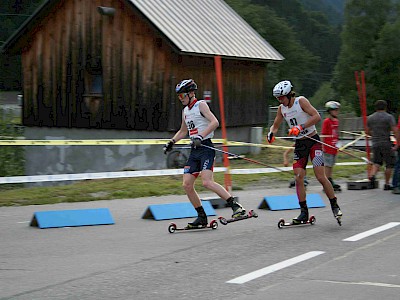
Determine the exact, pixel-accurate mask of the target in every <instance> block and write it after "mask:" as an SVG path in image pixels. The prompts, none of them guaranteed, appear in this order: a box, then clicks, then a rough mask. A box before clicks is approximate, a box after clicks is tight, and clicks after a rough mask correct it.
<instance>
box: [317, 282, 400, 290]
mask: <svg viewBox="0 0 400 300" xmlns="http://www.w3.org/2000/svg"><path fill="white" fill-rule="evenodd" d="M318 281H320V282H328V283H338V284H352V285H369V286H379V287H385V288H400V285H398V284H390V283H382V282H368V281H360V282H346V281H332V280H318Z"/></svg>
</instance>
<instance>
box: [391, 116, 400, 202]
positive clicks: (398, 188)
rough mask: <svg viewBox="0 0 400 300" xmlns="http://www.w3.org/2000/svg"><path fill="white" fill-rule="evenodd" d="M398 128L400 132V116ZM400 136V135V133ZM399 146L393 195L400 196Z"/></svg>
mask: <svg viewBox="0 0 400 300" xmlns="http://www.w3.org/2000/svg"><path fill="white" fill-rule="evenodd" d="M397 128H398V131H399V132H400V115H399V121H398V123H397ZM399 135H400V133H399ZM396 144H397V161H396V164H395V166H394V171H393V178H392V185H393V191H392V193H393V194H400V145H399V144H398V141H396Z"/></svg>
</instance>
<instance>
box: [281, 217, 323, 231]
mask: <svg viewBox="0 0 400 300" xmlns="http://www.w3.org/2000/svg"><path fill="white" fill-rule="evenodd" d="M316 221H317V220H316V219H315V217H314V216H310V218H309V219H308V220H307V221H306V222H305V221H303V222H300V223H293V222H285V220H284V219H280V220H279V222H278V228H279V229H281V228H283V227H289V226H301V225H314V224H315V222H316Z"/></svg>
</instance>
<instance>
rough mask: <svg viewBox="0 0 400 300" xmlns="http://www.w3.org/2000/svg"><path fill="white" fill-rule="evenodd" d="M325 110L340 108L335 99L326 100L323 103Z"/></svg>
mask: <svg viewBox="0 0 400 300" xmlns="http://www.w3.org/2000/svg"><path fill="white" fill-rule="evenodd" d="M325 108H326V111H330V110H335V109H339V108H340V103H339V102H336V101H328V102H326V103H325Z"/></svg>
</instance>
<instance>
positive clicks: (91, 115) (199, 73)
mask: <svg viewBox="0 0 400 300" xmlns="http://www.w3.org/2000/svg"><path fill="white" fill-rule="evenodd" d="M97 6H109V7H114V8H115V9H116V13H115V16H114V17H111V16H104V15H100V14H99V13H98V12H97V10H96V8H97ZM22 65H23V80H24V84H23V86H24V113H23V117H24V118H23V119H24V125H26V126H50V127H53V126H55V127H78V128H90V127H95V128H114V129H135V130H157V131H166V130H176V129H177V128H179V126H180V122H181V119H180V118H181V109H182V106H181V104H180V102H179V101H178V99H177V98H176V95H175V93H174V88H175V85H176V84H177V83H178V82H179V81H181V80H182V79H185V78H193V79H194V80H195V81H196V82H197V83H198V85H199V91H198V98H202V95H203V91H204V90H210V91H212V98H213V101H212V103H211V104H210V106H211V109H212V110H213V111H214V112H215V113H216V115H217V116H218V117H219V105H218V92H217V86H216V79H215V70H214V59H213V58H210V57H201V56H181V55H179V54H177V53H176V52H175V51H174V50H173V49H172V47H171V46H170V44H169V43H168V42H167V41H166V40H165V39H164V37H163V36H161V35H160V34H159V33H157V32H156V31H155V30H154V29H153V28H152V27H151V26H150V25H149V24H148V23H147V22H146V20H144V19H143V18H142V17H141V16H140V15H139V14H138V13H137V12H135V11H134V10H133V9H132V7H131V5H130V4H129V3H126V2H125V1H122V0H121V1H119V0H92V1H87V0H65V1H60V2H59V3H58V5H56V6H55V7H54V9H53V10H52V11H51V12H50V13H49V14H48V15H47V17H46V18H45V19H43V20H40V22H39V23H38V24H37V26H36V27H35V30H34V31H33V32H30V33H29V34H28V35H27V38H26V41H25V47H24V48H23V53H22ZM99 66H100V68H101V70H102V76H103V93H102V95H91V93H90V84H91V82H90V81H91V78H92V77H91V75H90V74H91V70H96V68H97V69H98V68H99ZM265 70H266V67H265V64H264V63H259V62H248V61H239V60H229V59H223V73H224V78H223V82H224V99H225V114H226V121H227V125H228V126H249V125H260V124H264V123H265V121H266V107H267V103H266V101H265V99H266V91H265V76H266V75H265V74H266V71H265Z"/></svg>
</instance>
